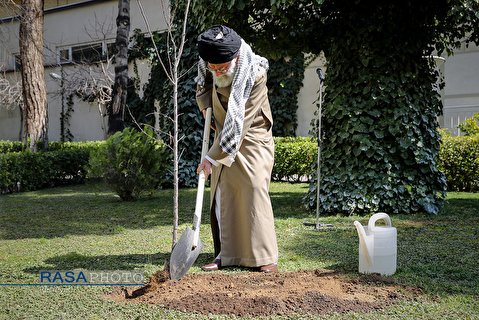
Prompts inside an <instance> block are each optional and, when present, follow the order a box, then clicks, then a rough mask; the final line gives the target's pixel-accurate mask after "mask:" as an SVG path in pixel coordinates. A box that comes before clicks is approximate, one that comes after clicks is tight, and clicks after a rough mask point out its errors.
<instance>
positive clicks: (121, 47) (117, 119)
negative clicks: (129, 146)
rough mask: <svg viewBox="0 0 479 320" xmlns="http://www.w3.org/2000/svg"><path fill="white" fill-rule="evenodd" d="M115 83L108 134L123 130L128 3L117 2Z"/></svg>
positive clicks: (109, 110) (126, 86)
mask: <svg viewBox="0 0 479 320" xmlns="http://www.w3.org/2000/svg"><path fill="white" fill-rule="evenodd" d="M116 26H117V31H116V42H115V46H116V50H117V52H116V55H115V83H114V85H113V93H112V101H111V106H110V108H109V109H108V134H112V133H115V132H117V131H121V130H123V128H124V111H125V106H126V98H127V89H128V40H129V36H130V1H129V0H119V1H118V16H117V18H116Z"/></svg>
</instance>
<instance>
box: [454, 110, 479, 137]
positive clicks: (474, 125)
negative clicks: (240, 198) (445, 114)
mask: <svg viewBox="0 0 479 320" xmlns="http://www.w3.org/2000/svg"><path fill="white" fill-rule="evenodd" d="M457 127H458V128H459V129H460V130H461V131H462V132H463V133H464V135H466V136H473V135H476V134H479V112H477V113H474V115H473V116H472V118H469V119H466V120H465V121H464V122H463V123H461V124H459V125H458V126H457Z"/></svg>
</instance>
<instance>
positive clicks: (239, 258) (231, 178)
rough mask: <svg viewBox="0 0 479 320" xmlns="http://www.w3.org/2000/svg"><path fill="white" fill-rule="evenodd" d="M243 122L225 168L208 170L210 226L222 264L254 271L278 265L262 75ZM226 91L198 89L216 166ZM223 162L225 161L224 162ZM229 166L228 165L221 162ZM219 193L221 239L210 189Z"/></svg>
mask: <svg viewBox="0 0 479 320" xmlns="http://www.w3.org/2000/svg"><path fill="white" fill-rule="evenodd" d="M257 74H258V75H257V77H256V81H255V84H254V87H253V89H252V91H251V95H250V98H249V99H248V101H247V102H246V105H245V119H244V126H243V136H242V140H241V143H240V149H239V151H238V153H237V155H236V158H235V159H234V162H233V163H232V164H231V165H230V166H227V165H223V164H220V165H219V166H217V167H213V172H212V174H211V202H210V205H211V221H212V223H211V227H212V231H213V239H214V243H215V256H216V255H217V254H219V252H220V251H221V264H222V265H223V266H230V265H240V266H246V267H257V266H262V265H266V264H270V263H276V262H277V261H278V246H277V242H276V233H275V228H274V217H273V209H272V207H271V201H270V197H269V192H268V190H269V184H270V179H271V171H272V169H273V162H274V141H273V136H272V126H273V120H272V116H271V109H270V106H269V100H268V89H267V87H266V79H267V76H266V71H265V70H264V69H262V68H260V71H259V72H258V73H257ZM230 91H231V87H226V88H215V86H211V85H210V86H208V85H206V86H205V87H204V88H203V87H198V91H197V102H198V105H199V107H200V109H201V110H203V109H205V108H207V107H209V106H212V107H213V116H214V123H215V126H216V131H215V140H214V143H213V145H212V146H211V148H210V149H209V151H208V156H209V157H211V158H212V159H214V160H216V161H220V162H222V159H225V157H226V156H227V155H226V154H225V153H224V152H223V151H222V150H221V148H220V146H219V138H220V135H221V130H222V128H223V124H224V121H225V118H226V110H227V105H228V98H229V94H230ZM226 163H227V161H226ZM227 164H229V163H227ZM217 186H219V187H220V190H221V201H220V205H221V208H220V210H221V214H220V217H221V221H220V226H221V239H220V237H219V232H218V224H217V221H216V215H215V213H214V208H215V196H216V188H217Z"/></svg>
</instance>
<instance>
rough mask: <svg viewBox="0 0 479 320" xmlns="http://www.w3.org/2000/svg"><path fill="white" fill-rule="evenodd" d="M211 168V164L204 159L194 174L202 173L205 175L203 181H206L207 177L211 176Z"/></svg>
mask: <svg viewBox="0 0 479 320" xmlns="http://www.w3.org/2000/svg"><path fill="white" fill-rule="evenodd" d="M211 167H212V164H211V162H209V161H208V160H207V159H204V160H203V161H202V162H201V163H200V165H199V166H198V168H197V169H196V173H197V174H200V172H201V171H203V172H204V173H205V180H208V177H209V175H210V174H211Z"/></svg>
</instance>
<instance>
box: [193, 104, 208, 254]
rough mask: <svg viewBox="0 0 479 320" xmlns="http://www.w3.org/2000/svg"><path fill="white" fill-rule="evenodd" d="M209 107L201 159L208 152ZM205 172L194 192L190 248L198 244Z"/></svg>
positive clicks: (201, 174)
mask: <svg viewBox="0 0 479 320" xmlns="http://www.w3.org/2000/svg"><path fill="white" fill-rule="evenodd" d="M211 112H212V111H211V108H208V109H206V117H205V127H204V129H203V145H202V147H201V160H200V162H201V161H203V160H204V158H205V156H206V153H207V152H208V143H209V141H210V125H211ZM205 180H206V179H205V173H204V172H203V171H201V172H200V174H199V177H198V191H197V193H196V205H195V215H194V216H193V232H194V233H193V245H192V249H195V248H196V247H197V246H198V242H199V238H200V224H201V211H202V210H203V194H204V192H205Z"/></svg>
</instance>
